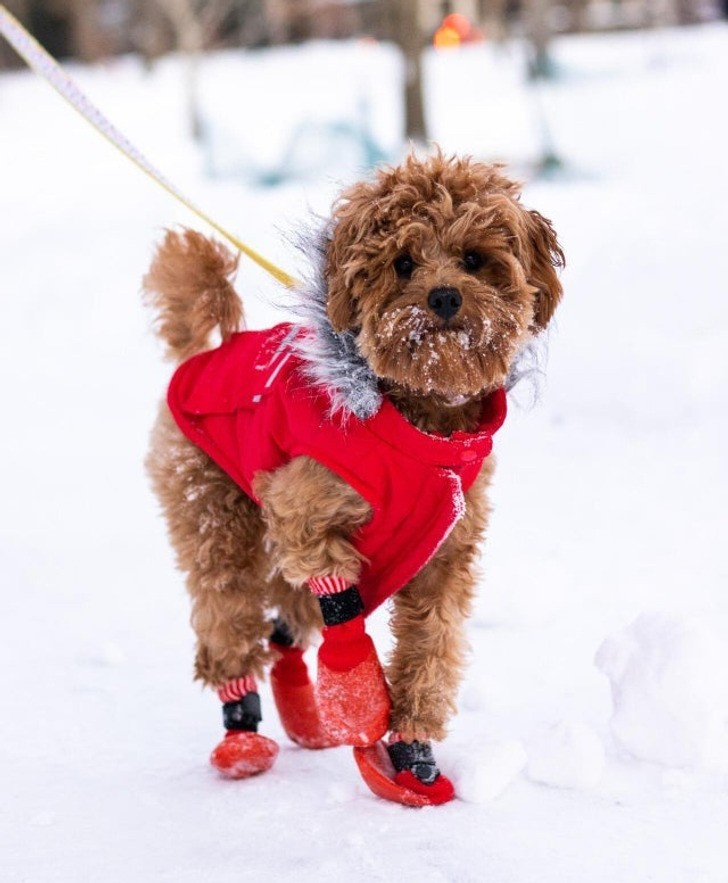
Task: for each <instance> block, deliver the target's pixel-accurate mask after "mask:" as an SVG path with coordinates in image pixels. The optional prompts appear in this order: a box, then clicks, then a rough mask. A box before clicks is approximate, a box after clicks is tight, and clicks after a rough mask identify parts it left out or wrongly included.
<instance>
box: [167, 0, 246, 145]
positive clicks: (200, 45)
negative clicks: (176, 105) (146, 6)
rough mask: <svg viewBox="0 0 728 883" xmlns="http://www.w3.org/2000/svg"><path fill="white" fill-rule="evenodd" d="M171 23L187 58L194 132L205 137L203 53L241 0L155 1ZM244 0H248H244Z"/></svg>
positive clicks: (199, 137) (196, 136)
mask: <svg viewBox="0 0 728 883" xmlns="http://www.w3.org/2000/svg"><path fill="white" fill-rule="evenodd" d="M154 2H155V3H156V5H157V7H158V9H160V10H161V12H162V13H163V14H164V16H165V18H166V19H167V21H168V22H169V25H170V27H171V29H172V33H173V37H174V45H175V47H176V48H177V49H179V50H180V51H181V52H182V53H183V54H184V55H185V56H186V57H187V66H186V81H187V82H186V93H187V114H188V118H189V126H190V134H191V135H192V137H193V138H194V139H195V140H196V141H200V140H201V139H202V136H203V124H202V114H201V111H200V96H199V79H200V77H199V72H200V60H201V58H202V53H203V52H204V51H205V50H206V49H209V48H210V46H211V45H212V44H213V43H214V42H215V40H216V38H217V36H218V34H219V33H220V29H221V27H222V25H223V23H224V22H225V19H226V18H227V17H228V16H229V15H230V14H231V12H232V11H233V10H234V9H235V7H236V6H238V5H239V4H240V0H154ZM243 2H244V0H243Z"/></svg>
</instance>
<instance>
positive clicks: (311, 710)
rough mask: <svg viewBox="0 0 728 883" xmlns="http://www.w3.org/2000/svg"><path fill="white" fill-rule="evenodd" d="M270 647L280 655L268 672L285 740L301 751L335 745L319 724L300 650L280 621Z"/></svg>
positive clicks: (271, 637) (314, 699)
mask: <svg viewBox="0 0 728 883" xmlns="http://www.w3.org/2000/svg"><path fill="white" fill-rule="evenodd" d="M270 647H271V649H272V650H275V651H276V653H279V654H280V657H279V659H278V660H277V661H276V663H275V665H274V666H273V668H272V669H271V673H270V684H271V688H272V690H273V699H274V700H275V703H276V708H277V709H278V717H279V718H280V719H281V723H282V724H283V729H284V730H285V731H286V735H287V736H288V738H289V739H291V740H292V741H293V742H295V743H296V744H297V745H300V746H301V747H302V748H331V747H332V746H333V745H336V744H337V743H336V742H335V741H334V740H333V739H332V738H331V737H330V736H329V735H328V733H327V732H326V730H325V729H324V727H323V724H322V723H321V718H320V717H319V713H318V708H317V707H316V697H315V696H314V692H313V684H312V683H311V681H310V679H309V676H308V669H307V668H306V663H305V662H304V661H303V650H302V649H301V648H300V647H296V646H294V643H293V637H292V636H291V634H290V632H289V631H288V627H287V626H286V624H285V622H283V620H281V619H278V620H276V624H275V629H274V630H273V634H272V635H271V636H270Z"/></svg>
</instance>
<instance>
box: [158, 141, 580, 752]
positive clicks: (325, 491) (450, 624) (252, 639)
mask: <svg viewBox="0 0 728 883" xmlns="http://www.w3.org/2000/svg"><path fill="white" fill-rule="evenodd" d="M468 252H477V253H478V254H479V255H480V256H481V257H482V258H483V265H482V267H479V268H477V269H475V270H472V269H470V270H469V269H468V268H467V267H466V266H465V265H464V262H463V259H464V256H465V255H466V254H467V253H468ZM403 254H407V255H409V256H410V257H411V259H412V261H413V262H414V268H413V271H412V273H411V275H407V276H402V275H398V274H397V272H396V270H395V268H394V262H395V259H396V258H397V257H399V256H401V255H403ZM562 265H563V253H562V251H561V249H560V247H559V245H558V242H557V240H556V235H555V233H554V230H553V228H552V226H551V223H550V222H549V221H548V220H546V219H545V218H543V217H542V216H541V215H540V214H538V212H534V211H529V210H527V209H525V208H524V207H523V206H522V205H521V203H520V201H519V187H518V185H517V184H515V183H514V182H513V181H511V180H509V179H508V178H506V177H505V175H504V174H503V172H502V170H501V168H500V167H499V166H494V165H485V164H482V163H477V162H474V161H472V160H470V159H467V158H465V159H456V158H447V157H445V156H443V155H442V154H441V153H437V154H436V155H435V156H433V157H430V158H429V159H426V160H419V159H416V158H415V157H410V158H408V159H407V160H406V161H405V162H404V163H403V164H402V165H401V166H399V167H397V168H391V169H384V170H382V171H380V172H379V173H378V174H377V175H376V177H375V178H374V180H373V181H372V182H369V183H360V184H357V185H355V186H354V187H352V188H350V189H349V190H347V191H346V192H344V193H343V195H342V196H341V198H340V199H339V201H338V202H337V204H336V205H335V207H334V210H333V216H332V224H331V239H330V243H329V246H328V254H327V261H326V268H325V277H326V282H327V285H328V291H329V299H328V314H329V318H330V321H331V324H332V326H333V327H334V328H335V329H336V330H337V331H343V330H346V329H350V330H352V331H353V332H354V333H355V334H357V335H358V342H359V347H360V351H361V352H362V353H363V354H364V355H365V357H366V359H367V360H368V362H369V364H370V366H371V367H372V369H373V370H374V372H375V373H376V375H377V376H378V377H379V378H380V381H381V388H382V389H383V390H384V391H385V392H386V393H387V394H388V395H389V396H390V398H391V400H392V401H393V402H394V404H395V405H396V407H397V408H398V409H399V410H400V411H401V412H402V413H403V414H404V415H405V416H406V417H407V418H408V419H409V420H410V421H411V422H412V423H414V424H415V425H416V426H418V427H419V428H420V429H422V430H425V431H428V432H440V433H443V434H445V435H448V434H451V433H452V432H455V431H457V430H464V431H469V430H470V431H472V430H473V429H474V428H475V427H476V425H477V420H478V416H479V413H480V403H481V400H482V398H483V397H484V396H485V395H487V394H488V393H489V392H490V391H491V390H492V389H494V388H496V387H498V386H500V385H502V384H503V383H504V381H505V378H506V376H507V374H508V372H509V370H510V368H511V367H512V364H513V360H514V358H515V357H516V355H517V353H518V351H519V349H520V348H521V347H522V346H523V345H524V343H526V342H527V341H528V340H529V339H530V338H531V337H532V336H533V335H535V334H537V333H539V332H540V331H541V330H543V329H544V328H545V327H546V325H547V324H548V322H549V320H550V318H551V316H552V314H553V312H554V310H555V308H556V306H557V304H558V302H559V299H560V297H561V286H560V284H559V281H558V278H557V275H556V268H557V267H559V266H562ZM235 267H236V261H235V259H234V258H232V256H230V255H229V254H228V253H227V251H226V250H225V249H224V248H223V247H222V246H221V245H219V244H216V243H213V242H211V241H210V240H207V239H205V238H204V237H202V236H201V235H200V234H197V233H193V232H192V231H185V232H183V233H182V234H176V233H168V234H167V238H166V239H165V241H164V243H163V244H162V246H161V248H160V250H159V251H158V253H157V256H156V258H155V261H154V263H153V265H152V268H151V270H150V272H149V274H148V275H147V277H146V279H145V286H146V288H147V292H148V298H149V300H150V302H151V303H152V305H153V306H155V308H156V309H157V310H158V311H159V312H160V316H161V317H160V320H159V323H158V328H159V333H160V336H161V337H162V338H163V339H164V340H165V341H166V343H167V345H168V348H169V351H170V354H171V355H172V356H173V357H175V358H177V359H178V360H181V359H184V358H185V357H187V356H188V355H191V354H192V353H194V352H197V351H199V350H201V349H204V348H205V347H207V346H209V342H208V340H209V335H210V333H211V331H212V330H213V329H215V328H217V329H218V330H219V331H220V333H221V335H222V337H223V338H224V337H226V336H227V335H229V334H230V333H231V332H232V331H234V330H236V329H237V328H238V327H239V324H240V322H241V319H242V310H241V308H240V303H239V301H238V299H237V296H236V295H235V293H234V291H233V288H232V285H231V283H230V276H231V275H232V273H233V272H234V270H235ZM443 286H447V287H451V288H457V289H458V291H459V292H460V293H461V295H462V301H463V302H462V308H461V310H460V311H459V312H458V314H457V315H456V316H455V317H454V318H453V319H449V320H444V319H441V318H439V317H438V316H437V315H435V313H434V312H433V311H432V310H430V309H429V308H428V306H427V298H428V294H429V292H430V291H431V290H432V289H433V288H436V287H443ZM148 468H149V472H150V475H151V477H152V480H153V484H154V487H155V490H156V492H157V494H158V496H159V498H160V501H161V503H162V507H163V509H164V512H165V514H166V517H167V521H168V526H169V532H170V537H171V540H172V543H173V545H174V547H175V549H176V551H177V556H178V563H179V566H180V568H181V569H182V570H183V571H185V573H186V574H187V586H188V589H189V591H190V594H191V596H192V602H193V612H192V624H193V626H194V628H195V631H196V634H197V640H198V648H197V658H196V666H195V671H196V676H197V677H198V678H199V679H201V680H202V681H204V682H205V683H206V684H209V685H211V686H216V685H219V684H221V683H223V682H224V681H226V680H228V679H230V678H232V677H237V676H240V675H244V674H251V673H252V674H255V675H258V676H260V675H262V673H263V671H264V669H265V666H266V664H267V663H268V662H269V661H270V660H269V651H268V650H267V648H266V645H265V637H266V635H267V633H268V632H269V630H270V624H269V618H268V614H269V611H270V609H271V608H276V609H277V610H278V611H279V612H280V613H281V615H282V616H283V618H284V619H285V620H286V622H287V623H288V624H289V626H290V627H291V628H292V630H293V631H294V634H295V637H296V639H297V641H298V642H299V643H300V644H301V645H305V644H307V643H308V642H310V641H311V640H312V638H313V636H314V634H315V633H316V631H317V630H319V629H320V627H321V621H320V614H319V611H318V605H317V603H316V602H315V600H314V599H313V598H312V596H311V595H310V593H309V592H308V591H307V590H306V589H305V588H298V587H301V586H303V585H304V584H305V583H306V581H307V580H308V579H309V578H311V577H314V576H323V575H330V574H336V575H340V576H343V577H345V578H346V579H348V580H351V581H352V582H355V581H356V579H357V576H358V574H359V569H360V566H361V559H360V556H359V555H358V553H357V551H356V549H355V547H354V544H353V542H352V535H353V533H354V532H355V530H356V529H357V527H359V526H360V525H361V524H363V523H365V522H366V520H367V519H368V518H369V517H370V509H369V506H368V504H367V503H366V502H365V501H364V500H362V499H361V498H360V497H359V496H358V494H356V493H355V492H354V491H353V490H352V489H351V487H349V486H348V485H347V484H345V483H344V482H343V481H342V480H341V479H340V478H338V477H337V476H336V475H334V474H333V473H331V472H329V471H328V470H327V469H326V468H324V467H323V466H321V465H320V464H319V463H317V462H315V461H314V460H310V459H308V458H305V457H302V458H298V459H295V460H293V461H291V462H290V463H288V464H287V465H286V466H284V467H282V468H281V469H279V470H277V471H276V472H274V473H265V474H259V475H258V476H257V478H256V484H255V489H256V493H257V494H258V495H259V497H260V498H261V500H262V507H261V508H260V509H259V508H258V507H257V506H256V505H255V504H253V503H252V502H251V501H250V500H249V498H248V497H247V496H246V495H245V494H244V493H243V492H242V491H241V490H240V489H239V488H238V487H237V486H236V485H235V484H233V482H232V481H231V480H230V479H229V478H228V477H227V476H226V475H225V474H224V473H223V472H221V470H220V469H218V467H217V466H215V465H214V464H213V463H212V462H211V461H210V459H209V458H208V457H207V456H206V455H205V454H203V453H202V452H201V451H199V450H198V449H197V448H195V447H194V446H193V445H192V444H191V443H190V442H189V441H187V440H186V439H185V438H184V437H183V436H182V435H181V433H180V432H179V431H178V430H177V428H176V426H175V425H174V424H173V422H172V419H171V417H170V416H169V413H168V412H167V410H166V408H164V407H163V408H162V411H161V413H160V417H159V420H158V423H157V427H156V429H155V431H154V434H153V437H152V448H151V452H150V454H149V458H148ZM493 469H494V462H493V460H492V458H490V459H488V460H487V461H486V463H485V465H484V467H483V469H482V472H481V474H480V476H479V478H478V480H477V481H476V483H475V484H474V485H473V487H472V488H471V489H470V491H469V492H468V494H467V495H466V502H467V511H466V514H465V515H464V517H463V518H462V519H461V520H460V522H459V523H458V524H457V525H456V527H455V529H454V530H453V531H452V533H451V534H450V536H449V537H448V539H447V541H446V542H445V543H444V544H443V546H442V547H441V548H440V550H439V552H438V553H437V554H436V556H435V557H434V558H433V559H432V560H431V561H430V562H429V564H427V566H426V567H425V568H424V569H423V570H422V571H421V572H420V574H419V575H418V576H417V577H416V578H415V579H414V580H413V581H412V582H411V583H410V584H409V585H407V586H405V587H404V588H403V589H401V590H400V591H399V592H398V593H397V594H396V595H395V597H394V599H393V613H392V618H391V627H392V632H393V635H394V638H395V641H396V645H395V648H394V651H393V653H392V657H391V660H390V664H389V667H388V672H387V673H388V679H389V682H390V686H391V693H392V701H393V711H392V720H391V725H392V728H393V729H395V730H399V731H400V732H401V733H402V734H403V736H404V738H405V739H407V740H411V739H414V738H417V739H421V740H425V739H430V738H434V739H441V738H443V737H444V735H445V732H446V725H447V721H448V720H449V718H450V716H451V715H452V713H453V712H454V710H455V700H456V695H457V687H458V684H459V681H460V677H461V673H462V668H463V663H464V658H465V653H466V649H467V644H466V640H465V636H464V622H465V619H466V618H467V616H468V614H469V612H470V607H471V603H472V599H473V592H474V585H475V577H474V570H473V562H474V559H475V556H476V552H477V549H478V547H479V544H480V543H481V541H482V538H483V535H484V532H485V528H486V524H487V519H488V514H489V507H488V503H487V498H486V490H487V487H488V484H489V482H490V479H491V476H492V473H493ZM312 513H313V514H312ZM271 574H273V575H271Z"/></svg>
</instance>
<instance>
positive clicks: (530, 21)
mask: <svg viewBox="0 0 728 883" xmlns="http://www.w3.org/2000/svg"><path fill="white" fill-rule="evenodd" d="M524 19H525V26H526V36H527V37H528V41H529V43H530V44H531V51H532V56H531V62H530V74H531V77H533V78H534V79H540V78H546V77H548V76H549V74H550V73H551V62H550V58H549V44H550V43H551V0H526V4H525V6H524Z"/></svg>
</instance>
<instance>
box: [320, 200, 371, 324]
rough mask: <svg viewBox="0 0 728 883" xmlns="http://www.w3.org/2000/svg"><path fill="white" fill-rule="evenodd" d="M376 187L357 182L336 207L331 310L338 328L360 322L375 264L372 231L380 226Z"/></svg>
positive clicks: (329, 275) (329, 259) (330, 251)
mask: <svg viewBox="0 0 728 883" xmlns="http://www.w3.org/2000/svg"><path fill="white" fill-rule="evenodd" d="M375 206H376V200H375V199H374V188H373V187H372V186H371V185H369V184H366V183H359V184H355V185H354V186H353V187H351V188H349V190H347V191H346V192H345V193H343V194H342V196H341V198H340V199H339V202H338V203H337V205H336V206H335V208H334V213H333V219H332V227H331V232H330V239H329V242H328V245H327V250H326V264H325V270H324V272H325V276H326V283H327V285H328V300H327V305H326V309H327V313H328V316H329V321H330V322H331V326H332V328H333V329H334V331H337V332H339V333H341V332H342V331H346V330H348V329H349V328H353V327H355V326H356V324H357V317H358V308H359V301H360V299H361V298H362V296H363V295H364V291H365V288H366V276H367V271H368V269H369V268H370V266H371V261H372V257H373V254H372V253H371V252H372V247H373V245H372V235H371V234H372V233H373V231H374V230H375V228H376V207H375Z"/></svg>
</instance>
